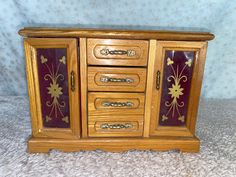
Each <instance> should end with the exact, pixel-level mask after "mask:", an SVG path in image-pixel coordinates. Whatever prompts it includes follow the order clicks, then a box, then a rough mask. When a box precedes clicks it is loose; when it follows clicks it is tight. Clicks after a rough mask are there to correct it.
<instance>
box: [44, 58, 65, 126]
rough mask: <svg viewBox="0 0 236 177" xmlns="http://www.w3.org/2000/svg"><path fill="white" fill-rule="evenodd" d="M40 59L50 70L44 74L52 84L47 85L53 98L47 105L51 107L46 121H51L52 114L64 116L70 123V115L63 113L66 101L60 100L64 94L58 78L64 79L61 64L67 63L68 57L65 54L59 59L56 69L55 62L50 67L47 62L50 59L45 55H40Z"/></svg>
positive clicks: (63, 119) (63, 118) (45, 78)
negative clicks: (60, 72) (60, 71)
mask: <svg viewBox="0 0 236 177" xmlns="http://www.w3.org/2000/svg"><path fill="white" fill-rule="evenodd" d="M40 59H41V63H42V64H43V65H45V66H46V68H47V70H48V74H45V75H44V80H45V81H48V80H50V84H49V87H47V90H48V94H49V95H50V96H51V98H52V100H51V101H47V102H46V106H47V107H50V108H51V110H50V113H49V115H46V122H50V121H51V120H52V115H53V116H54V117H58V115H60V116H61V117H62V119H61V120H62V121H64V122H66V123H69V118H68V116H64V114H63V113H62V108H64V107H65V105H66V103H65V102H64V101H59V98H60V96H61V95H62V94H63V89H62V87H60V86H59V84H58V80H62V81H63V80H64V76H63V75H62V74H59V73H58V72H59V69H60V66H61V64H66V57H65V56H63V57H62V58H60V59H59V64H58V65H57V68H56V69H54V65H53V64H52V66H51V68H50V67H49V65H48V64H47V61H48V59H47V58H45V57H44V56H43V55H41V56H40Z"/></svg>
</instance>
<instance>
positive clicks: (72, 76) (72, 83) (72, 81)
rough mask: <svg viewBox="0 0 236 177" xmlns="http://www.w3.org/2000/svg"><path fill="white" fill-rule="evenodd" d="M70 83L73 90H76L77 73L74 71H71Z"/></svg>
mask: <svg viewBox="0 0 236 177" xmlns="http://www.w3.org/2000/svg"><path fill="white" fill-rule="evenodd" d="M70 85H71V91H72V92H73V91H75V73H74V71H71V73H70Z"/></svg>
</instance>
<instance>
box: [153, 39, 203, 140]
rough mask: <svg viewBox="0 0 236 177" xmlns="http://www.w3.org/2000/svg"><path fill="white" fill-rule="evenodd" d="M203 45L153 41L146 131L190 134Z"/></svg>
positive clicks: (179, 134)
mask: <svg viewBox="0 0 236 177" xmlns="http://www.w3.org/2000/svg"><path fill="white" fill-rule="evenodd" d="M206 46H207V43H205V42H172V41H158V42H157V49H156V58H155V65H154V78H155V79H154V81H153V82H154V83H153V86H154V87H153V95H152V108H151V124H150V135H157V136H158V135H160V136H194V131H195V123H196V116H197V110H198V102H199V95H200V90H201V83H202V75H203V69H204V63H205V53H206Z"/></svg>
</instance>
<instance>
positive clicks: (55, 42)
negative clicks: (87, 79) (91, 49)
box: [24, 38, 80, 139]
mask: <svg viewBox="0 0 236 177" xmlns="http://www.w3.org/2000/svg"><path fill="white" fill-rule="evenodd" d="M24 44H25V54H26V70H27V78H28V90H29V99H30V109H31V118H32V131H33V136H34V137H49V138H67V139H74V138H78V137H79V136H80V125H79V122H80V119H79V118H80V117H79V110H80V109H79V107H80V105H79V88H78V82H79V81H78V79H79V76H78V62H77V61H78V59H77V40H76V39H62V38H61V39H55V38H53V39H50V38H40V39H39V38H28V39H25V43H24Z"/></svg>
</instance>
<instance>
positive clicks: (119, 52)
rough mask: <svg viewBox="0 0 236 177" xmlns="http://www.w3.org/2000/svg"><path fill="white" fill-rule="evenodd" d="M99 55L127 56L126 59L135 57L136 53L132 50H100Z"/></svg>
mask: <svg viewBox="0 0 236 177" xmlns="http://www.w3.org/2000/svg"><path fill="white" fill-rule="evenodd" d="M100 54H102V55H105V56H107V55H127V56H128V57H132V56H135V54H136V52H135V51H134V50H109V49H102V50H100Z"/></svg>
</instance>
